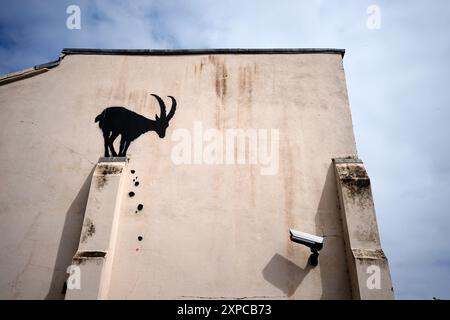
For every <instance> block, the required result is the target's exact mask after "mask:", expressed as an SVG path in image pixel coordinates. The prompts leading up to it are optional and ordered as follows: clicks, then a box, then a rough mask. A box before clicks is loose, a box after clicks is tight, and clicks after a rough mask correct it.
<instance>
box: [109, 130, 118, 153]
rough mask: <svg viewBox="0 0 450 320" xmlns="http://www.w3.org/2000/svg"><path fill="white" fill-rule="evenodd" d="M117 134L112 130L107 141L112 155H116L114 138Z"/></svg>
mask: <svg viewBox="0 0 450 320" xmlns="http://www.w3.org/2000/svg"><path fill="white" fill-rule="evenodd" d="M118 135H119V134H118V133H116V132H113V133H112V134H111V137H109V141H108V145H109V150H111V153H112V156H113V157H117V152H116V150H114V140H116V138H117V136H118Z"/></svg>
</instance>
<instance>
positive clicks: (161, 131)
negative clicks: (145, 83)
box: [95, 94, 177, 157]
mask: <svg viewBox="0 0 450 320" xmlns="http://www.w3.org/2000/svg"><path fill="white" fill-rule="evenodd" d="M151 95H152V96H154V97H155V98H156V100H157V101H158V103H159V107H160V109H161V115H160V116H159V117H158V115H155V120H151V119H148V118H146V117H144V116H141V115H140V114H138V113H136V112H133V111H131V110H128V109H127V108H124V107H109V108H106V109H105V110H103V111H102V113H100V114H99V115H98V116H97V117H95V122H98V125H99V127H100V129H102V131H103V138H104V140H105V157H109V156H110V155H109V151H111V154H112V156H113V157H117V156H119V157H125V156H126V154H127V150H128V147H129V146H130V144H131V142H132V141H134V140H135V139H137V138H138V137H139V136H140V135H141V134H144V133H146V132H147V131H155V132H156V133H157V134H158V136H159V137H160V138H161V139H162V138H164V136H165V135H166V129H167V127H168V126H169V121H170V119H172V117H173V115H174V114H175V110H176V107H177V101H176V100H175V98H174V97H172V96H168V97H169V98H170V99H171V100H172V107H171V109H170V112H169V114H167V113H166V105H165V103H164V101H163V100H162V99H161V98H160V97H159V96H157V95H156V94H151ZM119 135H121V139H120V147H119V154H117V153H116V150H114V140H116V138H117V137H118V136H119Z"/></svg>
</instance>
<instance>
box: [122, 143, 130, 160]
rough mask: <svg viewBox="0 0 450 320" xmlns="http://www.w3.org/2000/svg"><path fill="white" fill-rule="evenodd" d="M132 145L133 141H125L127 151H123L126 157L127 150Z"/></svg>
mask: <svg viewBox="0 0 450 320" xmlns="http://www.w3.org/2000/svg"><path fill="white" fill-rule="evenodd" d="M130 144H131V141H129V140H127V141H125V149H124V150H123V156H124V157H126V156H127V150H128V147H129V146H130Z"/></svg>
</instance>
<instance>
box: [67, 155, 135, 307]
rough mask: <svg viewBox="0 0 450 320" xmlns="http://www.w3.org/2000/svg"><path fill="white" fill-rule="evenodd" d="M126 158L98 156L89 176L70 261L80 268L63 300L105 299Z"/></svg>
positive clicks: (109, 276)
mask: <svg viewBox="0 0 450 320" xmlns="http://www.w3.org/2000/svg"><path fill="white" fill-rule="evenodd" d="M126 165H127V161H126V158H101V159H100V162H99V163H97V165H96V167H95V170H94V174H93V176H92V181H91V188H90V191H89V197H88V203H87V206H86V212H85V216H84V222H83V228H82V230H81V237H80V243H79V245H78V251H77V253H76V254H75V256H74V257H73V259H72V264H73V265H75V266H78V267H79V268H80V269H79V270H80V272H79V274H80V277H81V281H80V283H81V285H80V288H79V289H77V288H75V289H70V288H68V290H67V292H66V300H74V299H106V298H107V296H108V290H109V284H110V278H111V269H112V263H113V260H114V252H115V246H116V239H117V230H118V225H119V216H120V206H121V199H122V197H121V195H122V188H123V181H124V179H125V176H126V174H127V170H125V168H126Z"/></svg>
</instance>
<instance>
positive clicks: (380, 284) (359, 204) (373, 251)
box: [333, 158, 394, 299]
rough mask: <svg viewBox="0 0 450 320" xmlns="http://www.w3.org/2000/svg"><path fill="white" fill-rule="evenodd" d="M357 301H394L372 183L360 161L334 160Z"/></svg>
mask: <svg viewBox="0 0 450 320" xmlns="http://www.w3.org/2000/svg"><path fill="white" fill-rule="evenodd" d="M333 163H334V168H335V174H336V182H337V189H338V196H339V202H340V208H341V218H342V224H343V225H342V227H343V231H344V240H345V248H346V255H347V265H348V269H349V275H350V280H351V288H352V296H353V298H354V299H393V298H394V292H393V289H392V281H391V275H390V271H389V264H388V260H387V258H386V256H385V254H384V252H383V250H382V249H381V244H380V237H379V233H378V226H377V221H376V216H375V208H374V204H373V198H372V189H371V187H370V179H369V176H368V175H367V172H366V169H365V167H364V164H363V163H362V161H361V160H359V159H349V158H344V159H333Z"/></svg>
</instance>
